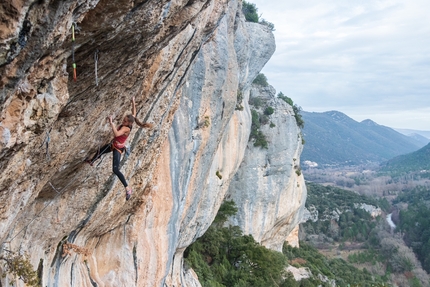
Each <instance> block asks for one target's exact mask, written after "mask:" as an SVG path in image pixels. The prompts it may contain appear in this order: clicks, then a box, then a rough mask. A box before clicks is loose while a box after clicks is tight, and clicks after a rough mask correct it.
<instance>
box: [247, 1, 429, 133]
mask: <svg viewBox="0 0 430 287" xmlns="http://www.w3.org/2000/svg"><path fill="white" fill-rule="evenodd" d="M251 2H252V3H255V4H256V5H257V8H258V9H259V10H258V12H259V13H262V17H263V18H265V19H266V20H267V21H270V22H272V23H274V25H275V29H276V30H275V32H274V33H275V39H276V45H277V49H276V52H275V54H274V55H273V57H272V59H271V60H270V61H269V63H268V64H267V65H266V67H265V68H264V69H263V73H265V75H266V76H267V78H268V80H269V83H270V84H271V85H273V86H274V87H275V89H277V90H278V91H282V92H283V93H284V94H285V95H287V96H289V97H291V98H292V99H293V100H294V102H295V103H297V104H298V105H300V106H302V108H303V109H304V110H306V111H327V110H339V111H341V112H344V113H346V114H347V115H349V116H351V117H353V115H357V116H359V117H361V116H362V115H369V118H371V119H372V120H374V121H375V122H377V123H379V124H384V125H387V126H392V127H399V126H395V125H398V124H400V123H402V127H404V128H410V129H420V130H430V117H429V116H427V117H426V116H425V114H426V112H428V111H429V110H428V107H430V77H429V75H430V25H428V20H427V18H428V16H427V13H428V11H429V10H430V1H427V0H409V1H407V0H398V1H392V0H372V1H371V0H363V1H353V2H351V1H347V2H346V1H340V0H324V1H317V0H309V1H285V2H284V1H281V0H272V1H270V2H267V1H263V0H258V1H251ZM367 111H371V113H370V114H369V113H367ZM427 114H428V113H427ZM372 116H373V117H372ZM400 116H401V117H402V119H403V122H402V121H399V120H398V118H399V117H400ZM378 119H380V120H382V121H383V122H378Z"/></svg>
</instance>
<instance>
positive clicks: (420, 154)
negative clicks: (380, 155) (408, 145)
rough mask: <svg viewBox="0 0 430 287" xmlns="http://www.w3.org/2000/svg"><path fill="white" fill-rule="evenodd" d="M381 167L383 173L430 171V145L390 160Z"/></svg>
mask: <svg viewBox="0 0 430 287" xmlns="http://www.w3.org/2000/svg"><path fill="white" fill-rule="evenodd" d="M381 166H382V168H381V170H382V171H390V172H398V173H404V172H415V171H423V170H430V144H428V145H426V146H425V147H423V148H421V149H419V150H417V151H414V152H412V153H409V154H405V155H399V156H397V157H395V158H393V159H390V160H389V161H387V162H384V163H382V165H381Z"/></svg>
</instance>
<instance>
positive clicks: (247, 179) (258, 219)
mask: <svg viewBox="0 0 430 287" xmlns="http://www.w3.org/2000/svg"><path fill="white" fill-rule="evenodd" d="M251 97H259V98H261V99H263V100H265V101H267V105H268V106H271V107H273V108H274V113H273V114H272V115H270V116H269V119H270V122H271V123H273V124H274V125H275V126H274V127H270V125H269V124H267V125H262V126H261V131H262V132H263V134H264V135H266V137H267V141H268V143H269V144H268V148H267V149H264V148H261V147H254V145H253V142H248V144H247V147H246V151H245V156H244V160H243V162H242V163H241V165H240V168H239V170H238V171H237V173H236V174H235V176H234V179H233V181H232V182H231V184H230V187H229V190H228V193H227V199H231V200H233V201H234V202H235V203H236V205H237V206H238V209H239V212H238V214H237V215H236V216H235V217H233V218H232V219H231V220H230V222H229V223H230V224H232V225H238V226H240V227H241V229H242V230H243V232H244V234H251V235H252V236H253V237H254V239H255V240H257V241H258V242H260V243H262V244H263V245H265V246H266V247H268V248H271V249H274V250H278V251H281V250H282V245H283V243H284V242H285V240H286V239H287V237H288V235H289V234H290V233H291V231H293V229H294V228H295V227H296V226H297V225H298V224H299V223H300V221H301V218H302V214H303V212H304V204H305V200H306V194H307V193H306V186H305V183H304V179H303V175H302V174H301V172H300V154H301V151H302V147H303V146H302V139H301V135H300V129H299V128H298V126H297V123H296V120H295V118H294V111H293V109H292V107H291V106H290V105H288V104H287V103H286V102H284V101H283V100H281V99H278V98H276V97H275V95H274V91H273V90H272V89H258V88H257V87H254V88H253V89H252V90H251ZM251 108H252V107H251Z"/></svg>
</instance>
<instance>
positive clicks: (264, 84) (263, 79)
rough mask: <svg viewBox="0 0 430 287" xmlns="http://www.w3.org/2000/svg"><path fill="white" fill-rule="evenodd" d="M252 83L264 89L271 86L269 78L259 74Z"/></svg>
mask: <svg viewBox="0 0 430 287" xmlns="http://www.w3.org/2000/svg"><path fill="white" fill-rule="evenodd" d="M252 83H254V84H256V85H259V86H262V87H267V86H268V85H269V83H268V82H267V77H266V75H264V74H263V73H259V74H258V75H257V77H255V79H254V81H253V82H252Z"/></svg>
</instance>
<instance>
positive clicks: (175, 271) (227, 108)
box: [0, 0, 303, 287]
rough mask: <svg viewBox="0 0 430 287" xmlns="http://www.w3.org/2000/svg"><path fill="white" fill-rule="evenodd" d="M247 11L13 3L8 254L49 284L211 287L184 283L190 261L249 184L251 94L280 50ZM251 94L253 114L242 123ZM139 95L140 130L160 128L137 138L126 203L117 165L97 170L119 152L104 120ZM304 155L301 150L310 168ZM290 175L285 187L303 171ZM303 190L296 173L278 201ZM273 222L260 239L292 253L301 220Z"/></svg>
mask: <svg viewBox="0 0 430 287" xmlns="http://www.w3.org/2000/svg"><path fill="white" fill-rule="evenodd" d="M240 6H241V2H240V1H239V2H238V1H235V0H231V1H223V0H218V1H211V0H197V1H193V0H191V1H188V0H187V1H181V0H178V1H140V2H139V1H130V0H121V1H107V0H100V1H96V0H95V1H90V0H87V1H84V0H80V1H71V0H69V1H57V0H51V1H49V0H48V1H26V0H18V1H9V0H6V1H3V2H2V3H1V4H0V12H1V13H0V15H1V16H0V17H1V20H2V21H0V75H1V76H0V109H1V110H0V113H1V122H0V170H1V173H0V213H1V215H0V244H1V247H2V251H0V252H7V251H4V250H5V249H7V250H12V251H14V252H17V253H24V252H27V253H28V254H29V256H30V261H31V263H32V264H33V266H35V267H38V270H39V276H40V278H41V280H42V283H43V286H62V287H63V286H187V285H188V286H194V285H197V284H198V283H196V281H195V276H193V274H192V271H184V270H183V268H182V254H183V251H184V249H185V248H186V247H187V246H188V245H189V244H191V243H192V242H193V241H194V240H195V239H196V238H197V237H199V236H201V235H202V234H203V233H204V232H205V230H206V229H207V227H208V226H209V225H210V223H211V222H212V220H213V218H214V216H215V214H216V212H217V209H218V207H219V205H220V204H221V202H222V200H223V199H224V197H225V196H226V195H227V193H229V192H228V189H229V186H230V182H231V181H232V179H233V178H235V179H234V182H237V179H236V178H237V177H238V175H236V176H235V174H236V172H237V171H238V169H239V165H241V164H242V161H243V158H244V156H245V158H246V155H245V154H246V153H248V150H249V149H250V146H249V143H248V138H249V132H250V125H251V115H250V110H249V107H248V105H247V101H246V100H247V98H248V95H249V92H250V90H251V87H250V86H251V85H250V83H251V81H252V80H253V78H255V76H256V75H257V74H258V72H259V70H260V69H261V68H262V67H263V66H264V64H265V63H266V62H267V60H268V59H269V58H270V56H271V54H272V53H273V52H274V48H275V47H274V39H273V35H272V33H271V32H270V31H269V30H268V29H267V28H265V27H264V26H262V25H259V24H253V23H246V22H245V21H244V18H243V15H242V14H241V12H240V11H241V8H240ZM72 26H73V27H74V28H75V41H74V42H73V41H72V30H71V27H72ZM73 62H75V63H76V66H77V69H76V71H77V79H76V81H74V80H73V68H72V64H73ZM239 92H240V93H241V94H243V95H245V101H244V102H243V103H239V105H240V104H241V105H243V106H244V109H243V110H242V111H240V110H235V108H236V106H237V101H238V93H239ZM132 96H134V97H136V102H137V106H138V108H139V111H138V115H137V117H138V118H139V119H141V120H142V121H149V122H152V123H154V125H155V127H154V128H153V129H151V130H143V129H141V128H136V127H135V128H134V129H133V130H132V133H131V136H130V137H129V142H130V148H131V154H130V155H129V156H128V157H124V159H123V160H122V162H121V170H122V172H123V173H124V174H125V175H126V177H127V180H128V181H129V183H130V185H131V186H132V187H133V189H134V193H133V195H132V198H131V199H130V200H129V201H125V194H124V188H123V186H122V184H121V183H120V182H119V180H118V179H117V177H116V176H115V175H112V171H111V155H108V156H106V158H105V159H104V160H103V161H101V163H100V164H99V165H97V166H95V167H90V166H89V165H86V164H83V160H84V159H85V158H86V157H88V156H89V155H91V154H93V153H94V152H95V151H96V150H97V148H98V147H100V146H101V145H102V144H104V143H106V142H108V141H109V140H110V139H111V131H110V128H109V126H108V125H107V124H106V120H105V118H106V117H107V116H109V115H112V114H114V115H115V116H116V121H118V122H119V121H120V120H121V118H122V116H123V115H124V114H126V113H127V112H128V111H130V99H131V97H132ZM282 109H285V111H284V113H286V114H288V115H287V117H285V118H284V120H281V121H284V122H285V121H286V122H288V121H289V120H288V117H289V116H290V115H291V111H289V112H288V107H283V108H282ZM282 109H280V111H281V110H282ZM291 123H292V121H291ZM291 123H290V124H287V126H286V127H285V129H289V128H290V127H292V128H294V127H293V125H292V124H291ZM280 125H281V123H280ZM273 131H274V130H273ZM268 132H269V133H270V131H268ZM294 133H296V128H294V130H292V131H291V134H294ZM274 136H275V135H274ZM296 137H297V135H296ZM274 138H275V137H274ZM296 140H297V138H296ZM282 141H285V143H286V144H288V143H289V142H290V141H292V140H291V139H288V138H285V139H282ZM292 144H293V146H292V147H291V148H290V149H289V152H291V156H297V157H298V156H299V153H300V148H297V146H296V143H295V142H294V143H292ZM247 146H248V148H246V147H247ZM294 151H296V152H295V153H294ZM270 152H271V148H269V153H270ZM269 153H268V154H269ZM293 153H294V154H293ZM288 156H290V154H289V153H287V154H286V157H288ZM263 157H264V156H263ZM291 160H292V159H289V160H288V159H286V161H285V162H291ZM257 164H258V165H259V164H260V163H257ZM242 165H243V164H242ZM273 165H274V166H275V165H276V164H273ZM279 168H280V167H279ZM281 169H282V168H281ZM286 169H287V170H288V171H289V173H286V176H287V175H289V174H291V171H292V169H290V168H288V167H286ZM217 174H218V175H220V174H221V175H222V176H217ZM239 174H240V173H239ZM278 181H279V179H273V180H272V182H273V184H275V183H276V184H277V182H278ZM294 184H302V182H300V177H298V178H297V176H294V174H293V178H292V179H286V183H284V187H279V188H278V189H277V191H276V192H277V194H279V196H280V197H282V196H284V195H283V194H282V192H281V190H284V189H285V185H288V186H291V185H294ZM294 190H297V189H296V188H294ZM294 192H295V191H293V193H294ZM296 198H300V197H299V196H297V197H296ZM253 200H257V199H256V197H254V198H253ZM299 200H301V199H299ZM297 204H298V205H300V204H303V203H302V202H301V201H300V202H298V203H297ZM276 206H277V207H279V206H280V207H282V208H285V207H286V205H285V204H284V203H283V199H282V200H280V203H279V205H277V204H272V205H271V206H270V208H272V207H276ZM294 208H295V207H294ZM242 211H243V213H244V215H243V216H244V218H245V219H244V220H242V222H247V223H243V224H244V225H243V226H249V224H252V223H250V222H251V221H253V220H254V222H255V219H250V220H251V221H249V219H247V218H246V216H247V215H246V214H247V212H249V209H248V210H247V209H246V208H243V209H242ZM272 211H273V210H271V209H267V208H266V209H259V212H260V213H261V214H263V213H266V214H269V213H271V212H272ZM294 212H295V211H293V210H292V211H291V212H290V213H294ZM268 217H270V218H271V220H267V221H266V222H267V224H262V226H263V227H261V228H258V229H257V230H258V232H257V233H255V234H261V236H260V237H258V236H256V235H255V236H256V238H258V240H260V241H261V242H262V243H264V244H266V242H267V245H268V246H270V247H272V248H278V247H279V244H281V242H282V241H283V240H285V238H284V237H285V236H286V235H287V233H288V231H289V230H291V229H292V228H293V227H294V226H293V225H294V224H295V219H294V218H295V216H294V215H285V213H282V212H278V211H276V212H275V213H274V214H273V215H269V216H268ZM280 222H282V224H281V223H280ZM286 222H288V224H290V225H291V226H289V227H286V226H285V223H286ZM246 224H248V225H246ZM271 224H275V225H274V226H272V227H270V225H271ZM278 230H281V231H282V232H281V233H278V232H277V231H278ZM249 232H254V231H252V230H250V231H249ZM66 242H69V243H72V244H73V245H67V244H66ZM275 242H276V243H275ZM67 246H69V247H71V248H72V250H71V251H70V252H65V251H67V250H66V249H67ZM74 247H76V248H75V249H73V248H74ZM0 254H2V253H0ZM63 255H64V256H63ZM1 268H3V266H0V273H2V269H1ZM10 279H11V278H7V279H0V282H1V285H0V286H9V285H8V284H9V280H10ZM16 284H17V285H18V286H23V284H22V282H21V281H19V280H18V281H16Z"/></svg>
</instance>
